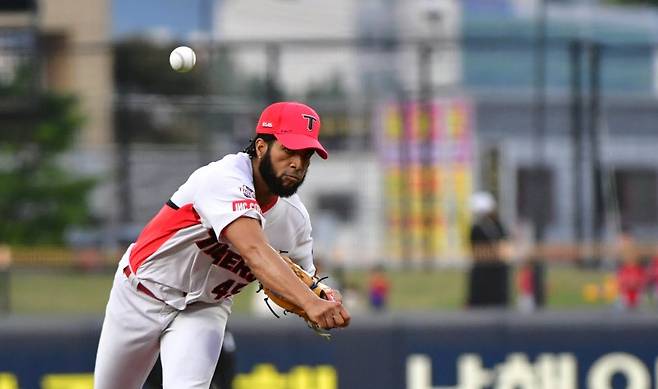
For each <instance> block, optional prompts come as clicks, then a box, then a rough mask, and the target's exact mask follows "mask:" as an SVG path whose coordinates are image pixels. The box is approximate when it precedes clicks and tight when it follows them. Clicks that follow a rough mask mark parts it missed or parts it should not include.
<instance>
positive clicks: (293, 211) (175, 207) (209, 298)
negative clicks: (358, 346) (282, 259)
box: [126, 153, 315, 310]
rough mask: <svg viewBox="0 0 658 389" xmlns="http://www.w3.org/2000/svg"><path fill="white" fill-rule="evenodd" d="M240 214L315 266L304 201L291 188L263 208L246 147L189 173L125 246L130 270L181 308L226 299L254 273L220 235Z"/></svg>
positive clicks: (276, 243) (295, 256)
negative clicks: (287, 193) (184, 180)
mask: <svg viewBox="0 0 658 389" xmlns="http://www.w3.org/2000/svg"><path fill="white" fill-rule="evenodd" d="M242 216H246V217H251V218H254V219H258V220H259V221H260V223H261V225H262V226H263V228H264V233H265V235H266V237H267V239H268V242H269V243H270V245H271V246H272V247H273V248H274V249H276V250H278V251H279V252H281V253H284V254H286V255H288V256H290V257H291V258H293V259H294V260H295V262H297V263H298V264H299V265H300V266H301V267H302V268H304V270H306V271H307V272H309V273H311V274H313V273H315V268H314V266H313V259H312V238H311V223H310V219H309V215H308V212H307V211H306V208H305V207H304V205H303V204H302V202H301V201H300V199H299V197H298V196H297V195H293V196H291V197H289V198H278V199H277V200H276V202H275V203H274V204H271V205H269V206H268V207H267V209H263V210H261V208H260V207H259V205H258V203H257V202H256V198H255V191H254V180H253V174H252V166H251V160H250V159H249V156H248V155H247V154H245V153H238V154H231V155H227V156H226V157H224V158H222V159H221V160H219V161H216V162H213V163H210V164H209V165H206V166H204V167H201V168H199V169H198V170H196V171H195V172H194V173H192V175H191V176H190V177H189V179H188V180H187V182H185V183H184V184H183V185H182V186H181V187H180V188H179V189H178V190H177V191H176V192H175V193H174V194H173V196H172V197H171V200H170V201H169V202H168V203H167V205H165V206H164V207H163V208H162V209H161V210H160V212H159V213H158V214H157V215H156V216H155V217H154V218H153V219H152V220H151V221H150V222H149V223H148V225H146V227H145V228H144V230H143V231H142V233H141V234H140V236H139V238H138V239H137V241H136V242H135V243H134V244H133V245H131V247H130V248H129V249H128V251H127V252H126V256H128V258H129V264H130V270H131V271H132V273H133V274H134V275H135V277H136V278H137V279H138V280H139V281H140V282H141V283H142V284H144V286H145V287H146V288H147V289H148V290H150V291H151V292H152V293H153V294H154V295H155V297H157V298H159V299H161V300H162V301H164V302H166V303H167V304H169V305H171V306H172V307H174V308H176V309H179V310H181V309H184V308H185V306H186V305H188V304H191V303H193V302H196V301H202V302H206V303H215V302H229V303H230V299H231V296H233V295H235V294H237V293H238V292H240V290H241V289H242V288H243V287H244V286H246V285H247V284H249V283H250V282H252V281H254V280H255V277H254V275H253V274H252V273H251V271H250V269H249V267H248V266H247V265H246V263H245V261H244V260H243V259H242V257H241V256H240V254H239V253H238V252H237V251H236V250H235V249H234V248H233V247H232V245H231V244H230V242H228V241H227V240H226V239H225V238H224V237H223V234H222V232H223V230H224V228H225V227H226V226H228V225H229V224H230V223H231V222H233V221H234V220H236V219H237V218H239V217H242Z"/></svg>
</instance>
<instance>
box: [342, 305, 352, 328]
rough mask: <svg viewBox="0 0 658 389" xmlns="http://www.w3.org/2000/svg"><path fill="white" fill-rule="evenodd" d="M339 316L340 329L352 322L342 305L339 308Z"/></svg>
mask: <svg viewBox="0 0 658 389" xmlns="http://www.w3.org/2000/svg"><path fill="white" fill-rule="evenodd" d="M340 316H341V317H342V318H343V325H342V327H347V326H348V325H349V324H350V321H351V320H352V316H350V313H349V312H347V309H345V307H343V306H342V305H341V306H340Z"/></svg>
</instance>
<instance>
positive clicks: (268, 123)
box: [261, 122, 272, 128]
mask: <svg viewBox="0 0 658 389" xmlns="http://www.w3.org/2000/svg"><path fill="white" fill-rule="evenodd" d="M261 126H263V127H268V128H272V123H271V122H263V123H262V124H261Z"/></svg>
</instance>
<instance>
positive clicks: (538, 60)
mask: <svg viewBox="0 0 658 389" xmlns="http://www.w3.org/2000/svg"><path fill="white" fill-rule="evenodd" d="M536 27H537V31H536V44H535V56H534V58H535V101H534V110H533V122H534V127H535V138H534V154H535V164H536V165H537V166H542V165H543V164H544V151H545V150H544V143H545V141H546V120H545V116H546V115H545V113H546V2H545V0H541V1H539V9H538V13H537V25H536ZM537 227H538V226H537ZM541 229H542V228H536V230H537V231H539V230H541Z"/></svg>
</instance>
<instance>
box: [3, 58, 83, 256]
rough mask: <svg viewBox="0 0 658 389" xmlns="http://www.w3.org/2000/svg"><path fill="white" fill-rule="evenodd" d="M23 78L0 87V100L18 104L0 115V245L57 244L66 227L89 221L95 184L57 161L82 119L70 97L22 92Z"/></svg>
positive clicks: (25, 88) (21, 76) (24, 76)
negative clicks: (75, 174) (74, 173)
mask: <svg viewBox="0 0 658 389" xmlns="http://www.w3.org/2000/svg"><path fill="white" fill-rule="evenodd" d="M25 74H26V72H25V71H21V72H19V74H18V76H17V77H16V79H15V82H14V83H13V84H12V85H9V86H4V87H3V86H0V99H1V100H3V101H14V102H16V101H18V102H19V103H18V104H15V105H11V106H10V110H8V111H6V112H3V113H2V116H0V120H1V121H0V123H2V131H1V132H0V242H3V243H9V244H61V243H62V242H63V240H64V234H65V232H66V229H67V228H69V227H71V226H74V225H84V224H86V223H88V222H89V220H90V211H89V206H88V201H87V197H88V194H89V191H90V190H91V189H92V187H93V185H94V181H93V180H92V179H81V178H77V177H75V176H74V175H73V174H71V173H70V172H69V171H68V170H67V169H66V168H65V167H63V166H61V164H60V163H59V160H58V157H59V156H61V154H62V153H63V152H65V151H67V150H69V149H70V147H71V146H72V144H73V142H74V140H75V137H76V134H77V131H78V129H79V128H80V126H81V125H82V123H83V119H82V116H81V115H80V113H79V111H78V103H77V100H76V99H75V98H74V97H73V96H65V95H59V94H55V93H51V92H33V93H35V94H33V95H31V96H30V95H29V94H28V93H25V91H26V90H28V89H30V88H28V87H25V85H29V83H28V82H26V81H25V80H26V79H27V78H29V77H27V76H26V75H25ZM17 85H18V86H17ZM21 85H22V86H21ZM32 90H33V91H34V89H32ZM17 96H18V97H17Z"/></svg>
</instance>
